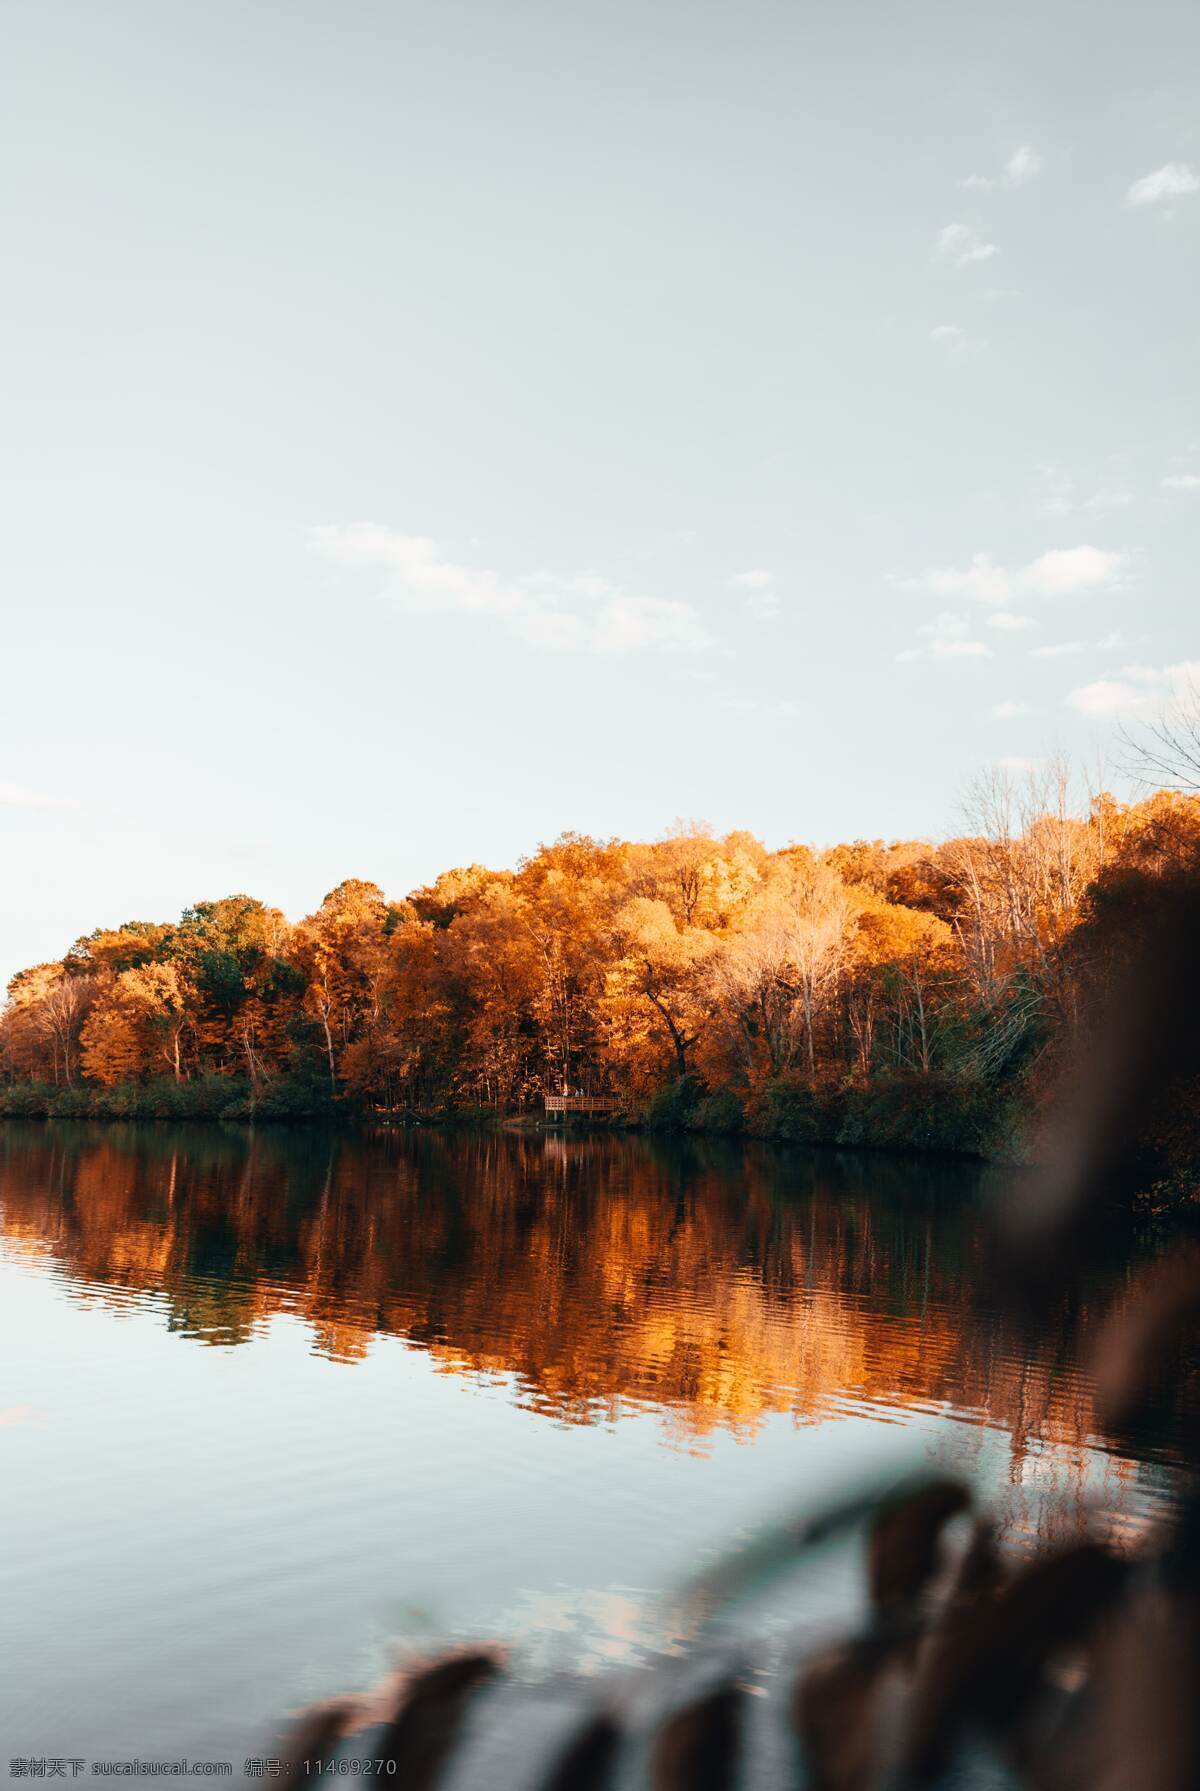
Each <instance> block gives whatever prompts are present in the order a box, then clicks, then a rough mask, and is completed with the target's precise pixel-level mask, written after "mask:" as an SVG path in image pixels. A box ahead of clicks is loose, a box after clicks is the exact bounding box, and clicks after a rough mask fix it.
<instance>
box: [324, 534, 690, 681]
mask: <svg viewBox="0 0 1200 1791" xmlns="http://www.w3.org/2000/svg"><path fill="white" fill-rule="evenodd" d="M311 538H312V542H313V545H314V547H315V548H316V549H317V551H318V552H320V553H321V554H323V555H325V556H326V557H327V558H329V559H332V560H335V561H337V562H338V563H339V564H341V565H343V566H350V567H358V568H361V569H362V570H364V571H374V572H381V573H383V574H384V575H385V578H386V581H387V591H388V593H389V594H390V595H391V596H393V597H394V598H395V599H396V601H397V602H398V603H400V604H401V605H402V606H403V607H404V608H405V609H406V610H409V611H411V612H415V613H427V614H434V615H469V616H481V617H487V618H490V619H491V620H493V621H495V622H497V623H498V624H501V625H503V626H506V627H508V628H510V629H512V630H513V631H514V632H515V633H517V634H519V635H520V636H521V637H522V639H524V640H526V641H528V642H530V643H531V644H532V645H534V646H538V647H545V648H551V649H558V650H561V651H574V652H597V653H630V652H638V651H646V650H650V651H658V652H682V653H699V652H704V651H705V650H707V649H708V648H709V647H711V645H712V638H711V636H710V634H709V632H708V630H707V628H706V627H705V626H704V623H703V621H702V620H701V618H700V616H699V615H698V614H697V613H696V611H695V610H694V609H693V608H692V606H691V605H690V604H688V603H682V602H677V601H672V600H667V599H664V598H660V597H642V596H637V595H634V594H632V593H630V592H628V591H625V590H623V589H622V588H621V587H620V586H619V585H615V584H612V583H611V582H610V581H609V580H608V579H605V578H601V577H598V576H597V575H596V574H594V573H585V574H582V575H577V576H574V577H567V578H563V577H557V576H555V575H552V574H550V573H544V572H536V573H528V574H524V575H521V576H518V577H505V576H502V575H501V574H500V573H498V572H493V571H490V570H488V569H485V568H482V567H475V566H465V565H461V564H458V563H457V562H455V561H453V560H450V559H447V558H446V556H445V555H444V554H443V553H442V551H441V549H440V548H439V547H438V545H437V543H436V542H435V541H431V540H429V539H428V537H427V536H424V535H404V534H401V533H400V532H399V531H398V530H396V529H390V528H384V527H381V526H380V525H378V524H376V523H355V524H352V525H349V526H344V527H343V526H334V527H328V528H319V529H314V530H313V531H312V537H311Z"/></svg>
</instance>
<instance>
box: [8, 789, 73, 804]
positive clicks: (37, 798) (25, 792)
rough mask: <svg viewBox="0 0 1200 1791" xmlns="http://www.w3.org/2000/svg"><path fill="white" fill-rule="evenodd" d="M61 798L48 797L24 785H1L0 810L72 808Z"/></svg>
mask: <svg viewBox="0 0 1200 1791" xmlns="http://www.w3.org/2000/svg"><path fill="white" fill-rule="evenodd" d="M71 806H72V805H71V804H70V803H69V802H67V801H66V800H65V799H64V798H63V797H61V796H46V795H44V794H43V793H42V792H41V791H40V790H30V789H28V788H27V787H26V786H25V785H24V784H6V783H0V808H70V807H71Z"/></svg>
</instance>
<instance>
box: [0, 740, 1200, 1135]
mask: <svg viewBox="0 0 1200 1791" xmlns="http://www.w3.org/2000/svg"><path fill="white" fill-rule="evenodd" d="M969 820H970V826H969V831H967V832H965V833H963V834H962V835H961V836H958V837H955V838H952V839H948V840H946V841H944V842H942V843H940V844H930V843H928V842H923V841H901V842H881V841H861V840H859V841H855V842H853V843H850V844H842V845H836V846H833V847H830V848H827V849H821V850H817V849H813V848H810V847H808V846H803V845H792V846H786V847H784V848H783V849H781V850H777V851H769V850H767V849H766V848H765V847H764V846H763V845H762V844H761V843H760V842H759V841H758V840H757V839H756V838H754V837H753V836H752V835H751V834H749V833H744V832H734V833H729V834H726V835H724V836H718V835H716V834H714V833H713V832H712V831H711V830H709V829H708V828H706V827H704V826H701V825H696V824H687V825H684V824H680V825H677V826H676V827H675V828H674V829H672V830H671V831H670V832H669V833H668V834H667V835H666V837H665V838H662V839H659V840H656V841H653V842H649V843H642V842H634V841H626V840H596V839H591V838H588V837H585V836H582V835H578V834H565V835H563V836H562V837H561V838H560V839H558V840H556V841H555V842H554V843H553V844H550V845H544V846H541V847H539V849H538V850H537V851H536V852H534V853H533V854H532V855H531V856H530V857H528V858H527V859H525V860H523V861H522V862H521V863H520V864H519V865H518V866H517V868H516V869H515V870H511V871H492V870H488V869H485V868H484V867H483V866H480V865H471V866H469V867H467V868H466V869H459V870H453V871H449V872H447V873H445V874H444V875H442V876H440V877H439V878H438V879H437V880H436V882H434V883H432V884H430V885H428V886H427V887H424V888H421V889H418V890H415V891H413V892H412V893H411V894H410V895H409V896H407V897H406V898H405V899H403V900H398V901H397V900H392V899H389V898H388V897H387V896H386V895H385V894H384V893H383V891H382V890H381V889H379V887H378V886H377V885H376V884H374V883H371V882H366V881H362V880H359V879H349V880H347V881H345V882H343V883H340V884H339V885H338V886H337V888H336V889H334V890H332V891H331V892H330V893H329V895H327V896H326V898H325V900H324V901H323V902H322V903H321V905H320V907H319V908H318V909H317V910H316V912H315V913H313V914H310V915H308V916H306V917H305V918H304V919H302V920H300V921H297V922H294V923H293V922H291V921H289V920H288V919H286V918H285V916H284V915H283V914H282V913H281V912H280V910H279V909H277V908H273V907H270V906H268V905H267V904H265V903H263V902H261V901H259V900H257V899H255V898H253V897H251V896H247V895H233V896H227V897H224V898H221V899H219V900H213V901H204V902H198V903H197V904H196V905H195V906H194V907H192V908H189V909H187V910H186V911H185V912H184V913H183V915H182V916H181V917H180V919H179V920H178V921H176V922H173V923H164V922H157V921H130V922H127V923H125V924H124V925H121V926H117V927H101V928H98V929H97V930H96V931H94V932H92V933H89V934H87V935H85V936H84V937H82V938H80V939H78V940H76V942H75V943H74V945H72V946H71V948H70V950H69V951H67V952H66V954H65V955H64V956H63V957H62V958H61V959H58V960H55V961H53V962H51V963H45V964H38V965H35V966H33V967H32V968H30V969H27V970H23V971H21V972H19V973H18V974H17V975H16V976H15V977H14V978H13V979H12V981H11V983H10V984H9V988H8V1000H7V1004H6V1006H5V1008H4V1010H3V1013H2V1015H0V1075H2V1077H3V1081H4V1084H5V1088H4V1093H3V1109H4V1110H5V1111H7V1112H9V1113H17V1112H25V1113H34V1112H39V1111H55V1112H61V1113H74V1112H77V1113H96V1114H106V1113H114V1114H115V1113H137V1112H145V1111H156V1112H157V1111H162V1112H164V1113H173V1112H180V1113H182V1112H197V1113H198V1112H205V1113H208V1112H212V1113H221V1114H224V1115H226V1116H228V1117H231V1118H232V1117H239V1116H246V1115H249V1114H257V1115H261V1116H271V1115H277V1116H284V1117H286V1116H290V1115H300V1114H306V1113H320V1112H328V1111H333V1110H353V1111H357V1112H362V1113H376V1114H380V1113H391V1114H395V1113H410V1114H429V1113H445V1112H455V1111H456V1112H464V1111H467V1110H479V1109H487V1110H491V1111H494V1112H498V1113H505V1114H520V1113H522V1112H533V1111H536V1110H538V1109H539V1107H540V1104H541V1102H542V1100H543V1098H544V1096H546V1095H547V1094H558V1093H561V1092H572V1093H590V1094H594V1095H603V1096H607V1097H609V1098H610V1099H611V1100H612V1101H613V1102H614V1104H615V1106H616V1107H617V1109H618V1110H619V1111H620V1112H622V1113H624V1114H626V1115H629V1116H641V1117H643V1118H646V1117H648V1118H650V1119H651V1120H652V1121H653V1120H658V1121H659V1122H660V1123H664V1124H665V1123H680V1124H695V1125H697V1126H701V1127H707V1128H708V1129H713V1130H722V1129H724V1130H738V1129H741V1128H742V1127H748V1128H749V1129H752V1130H761V1131H766V1132H771V1131H776V1132H781V1133H784V1134H787V1133H789V1132H790V1133H791V1134H792V1135H796V1136H823V1135H826V1134H830V1135H836V1136H840V1137H842V1138H843V1139H844V1140H845V1141H847V1142H863V1141H866V1142H870V1141H873V1139H874V1138H876V1137H879V1138H881V1139H883V1140H885V1141H886V1139H887V1137H888V1135H889V1129H890V1130H891V1131H893V1132H896V1135H897V1139H898V1141H900V1142H912V1143H933V1144H939V1143H942V1144H950V1145H953V1146H958V1147H966V1148H986V1147H989V1146H990V1144H992V1143H994V1142H995V1135H998V1131H1003V1130H1005V1129H1006V1128H1011V1126H1012V1124H1013V1117H1012V1116H1013V1113H1014V1112H1016V1111H1017V1110H1021V1111H1024V1110H1026V1109H1027V1108H1028V1106H1029V1103H1030V1102H1031V1101H1033V1102H1034V1103H1035V1104H1036V1100H1037V1098H1038V1092H1039V1089H1040V1088H1041V1087H1042V1086H1043V1084H1044V1083H1045V1081H1046V1078H1047V1076H1048V1075H1049V1072H1050V1070H1051V1069H1052V1068H1053V1067H1054V1065H1055V1064H1056V1063H1057V1062H1058V1061H1060V1060H1061V1058H1062V1056H1063V1054H1064V1052H1065V1051H1066V1050H1067V1049H1068V1048H1069V1046H1070V1044H1071V1041H1072V1039H1073V1038H1074V1037H1075V1036H1076V1034H1077V1032H1078V1029H1079V1027H1080V1025H1081V1024H1082V1023H1083V1016H1084V1015H1085V1013H1086V1011H1087V1010H1088V1004H1089V1000H1090V999H1091V997H1092V995H1093V994H1094V992H1095V989H1096V987H1097V986H1098V985H1099V984H1101V983H1103V981H1104V978H1105V976H1106V974H1107V971H1108V969H1109V968H1110V967H1111V966H1112V965H1113V964H1114V963H1116V962H1119V960H1120V957H1121V953H1122V941H1123V938H1124V936H1125V934H1124V929H1126V928H1127V927H1128V926H1131V925H1133V924H1134V920H1135V918H1136V915H1137V914H1138V912H1139V911H1140V909H1139V902H1140V900H1141V898H1140V896H1139V894H1138V892H1139V891H1141V890H1144V888H1146V887H1148V886H1150V885H1152V884H1153V883H1154V882H1155V881H1156V880H1161V879H1163V878H1164V877H1168V876H1172V875H1179V874H1184V873H1186V872H1187V871H1188V869H1189V867H1193V866H1194V865H1195V864H1196V862H1197V860H1198V858H1200V798H1197V797H1196V796H1195V795H1192V794H1188V793H1180V792H1169V791H1159V792H1158V793H1156V794H1154V795H1152V796H1149V797H1147V798H1146V799H1145V800H1142V801H1139V802H1134V803H1122V802H1119V801H1117V800H1116V799H1114V798H1113V797H1112V796H1110V795H1107V794H1100V795H1096V796H1093V797H1092V798H1090V799H1089V800H1088V801H1087V802H1086V803H1084V804H1082V805H1080V806H1078V807H1076V806H1074V805H1073V804H1072V803H1071V801H1070V799H1069V794H1068V778H1067V776H1066V773H1065V771H1063V770H1062V769H1061V768H1057V767H1051V768H1050V769H1048V770H1047V771H1045V772H1042V773H1039V774H1037V775H1035V776H1031V777H1030V778H1028V779H1026V780H1024V781H1022V782H1017V781H1015V780H1013V779H1012V778H1010V777H1009V776H1008V775H1007V774H1003V773H996V774H995V775H993V776H991V777H990V778H988V779H986V780H984V781H982V782H980V783H979V784H978V785H977V786H976V787H975V789H974V790H973V792H972V796H971V800H970V815H969ZM148 1091H150V1092H149V1093H148ZM831 1128H832V1132H831ZM905 1128H908V1131H909V1132H911V1134H912V1135H911V1137H910V1136H908V1135H907V1134H906V1131H905Z"/></svg>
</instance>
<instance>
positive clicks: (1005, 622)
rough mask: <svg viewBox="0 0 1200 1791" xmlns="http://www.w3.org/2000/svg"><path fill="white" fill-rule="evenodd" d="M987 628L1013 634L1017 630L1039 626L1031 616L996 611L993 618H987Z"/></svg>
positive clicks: (1000, 610)
mask: <svg viewBox="0 0 1200 1791" xmlns="http://www.w3.org/2000/svg"><path fill="white" fill-rule="evenodd" d="M987 620H988V627H989V628H1000V629H1003V630H1004V631H1005V632H1006V633H1008V634H1015V633H1016V632H1017V630H1018V629H1022V628H1037V627H1038V626H1039V624H1038V623H1037V622H1035V621H1034V619H1033V617H1032V616H1023V615H1021V613H1020V611H1019V610H1015V609H998V610H997V611H996V613H995V615H994V616H989V617H988V619H987Z"/></svg>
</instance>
